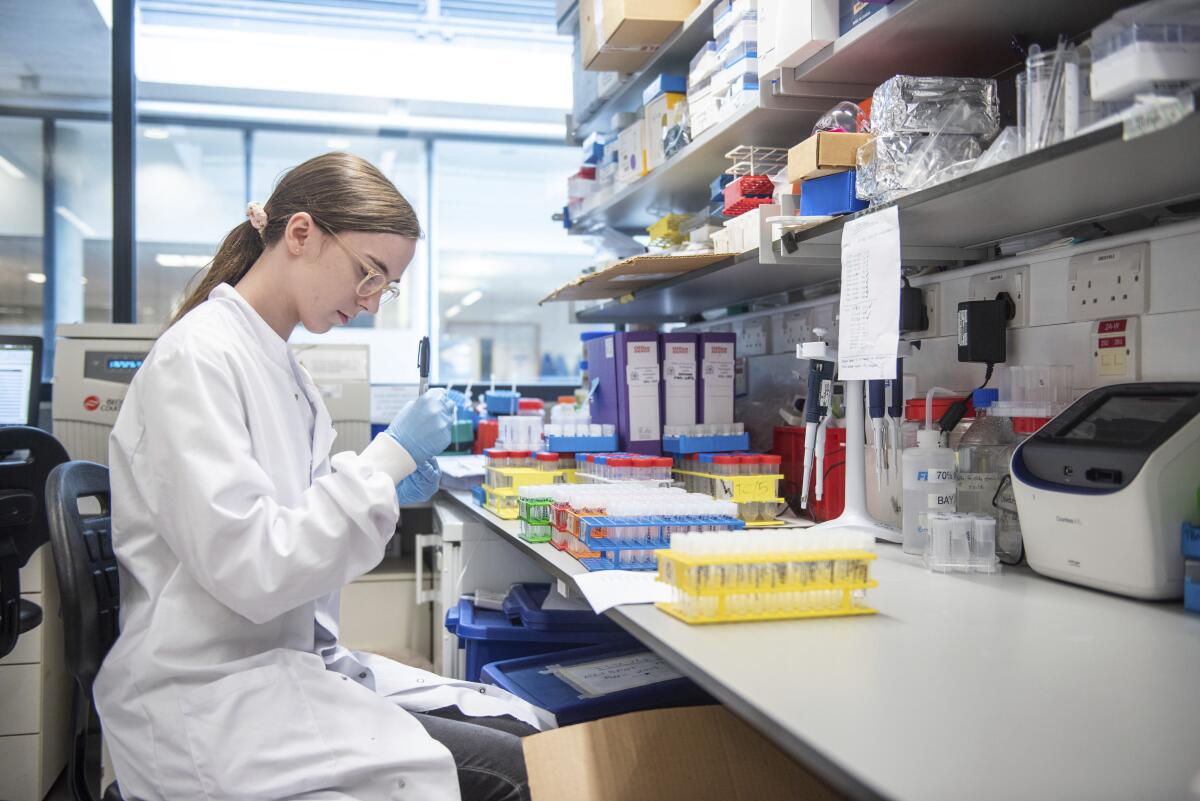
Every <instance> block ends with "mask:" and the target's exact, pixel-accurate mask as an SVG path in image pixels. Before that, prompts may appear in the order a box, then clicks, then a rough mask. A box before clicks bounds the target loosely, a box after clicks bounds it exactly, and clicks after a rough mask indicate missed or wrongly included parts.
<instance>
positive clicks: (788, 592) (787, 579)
mask: <svg viewBox="0 0 1200 801" xmlns="http://www.w3.org/2000/svg"><path fill="white" fill-rule="evenodd" d="M657 556H658V574H659V580H660V581H662V582H664V583H666V584H669V585H671V587H672V588H673V589H674V599H673V600H672V601H668V602H660V603H658V604H656V605H657V606H658V608H659V609H661V610H663V611H664V612H666V613H667V614H669V615H672V616H673V617H676V618H679V619H680V620H682V621H684V622H685V623H729V622H738V621H751V620H789V619H803V618H815V617H849V616H855V615H871V614H875V612H876V610H874V609H872V608H870V607H868V606H864V605H862V603H861V600H862V597H861V596H862V594H863V593H864V592H865V591H866V590H868V589H871V588H873V587H877V586H879V582H877V581H875V580H873V579H871V578H869V563H870V562H871V561H873V560H874V559H875V558H876V556H875V554H873V553H871V552H869V551H803V552H789V553H773V554H772V553H758V554H727V555H725V554H704V555H684V554H680V553H678V552H676V551H671V550H664V551H659V553H658V554H657ZM855 563H861V564H855ZM838 564H843V565H846V567H845V568H843V569H842V570H841V575H840V576H839V575H837V573H838V568H837V565H838ZM784 565H786V567H784V568H783V571H782V572H781V571H780V567H781V566H784ZM771 568H774V569H771ZM764 569H765V570H764ZM759 570H762V572H765V573H766V576H765V578H766V579H767V582H762V581H759V580H757V579H756V578H755V577H754V576H753V573H755V572H758V571H759ZM827 573H828V574H829V578H825V575H826V574H827ZM817 593H822V595H817ZM772 607H774V608H772ZM779 607H785V608H779Z"/></svg>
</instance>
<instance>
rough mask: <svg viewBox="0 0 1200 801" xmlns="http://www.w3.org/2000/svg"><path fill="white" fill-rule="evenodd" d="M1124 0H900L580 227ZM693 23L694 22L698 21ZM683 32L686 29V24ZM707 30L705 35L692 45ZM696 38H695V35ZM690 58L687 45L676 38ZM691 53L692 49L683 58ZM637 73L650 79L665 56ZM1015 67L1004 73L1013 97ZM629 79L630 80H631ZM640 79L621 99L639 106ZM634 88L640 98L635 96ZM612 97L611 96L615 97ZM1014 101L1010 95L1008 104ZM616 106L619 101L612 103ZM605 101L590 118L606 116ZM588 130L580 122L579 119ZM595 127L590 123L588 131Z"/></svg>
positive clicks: (1101, 14)
mask: <svg viewBox="0 0 1200 801" xmlns="http://www.w3.org/2000/svg"><path fill="white" fill-rule="evenodd" d="M1123 5H1128V3H1127V2H1121V0H1097V2H1078V0H1012V1H1011V2H997V1H996V0H894V2H893V3H892V4H891V5H889V6H887V7H886V8H885V9H883V10H882V11H879V12H877V13H876V14H874V15H873V16H871V17H870V18H869V19H867V20H866V21H865V22H863V23H862V24H860V25H859V26H858V27H856V28H854V29H853V30H851V31H849V32H847V33H846V34H844V35H842V36H840V37H838V39H837V40H836V41H835V42H833V43H832V44H830V45H828V46H827V47H825V48H824V49H823V50H821V51H820V52H818V53H817V54H816V55H814V56H813V57H812V58H810V59H809V60H808V61H806V62H805V63H804V64H802V65H801V66H800V67H797V68H795V69H794V70H782V71H780V72H779V73H777V74H778V77H779V80H778V83H777V85H776V86H775V89H774V90H772V84H771V81H770V80H768V79H766V78H764V79H762V80H761V81H760V83H761V85H762V88H761V89H760V93H759V102H758V104H757V105H755V104H747V105H746V106H744V107H742V108H740V109H738V110H737V111H736V112H735V113H734V114H733V115H732V116H731V117H729V118H727V119H725V120H724V121H722V122H721V123H718V124H717V125H716V126H714V127H713V128H710V129H708V130H707V131H705V132H704V133H702V134H701V135H700V136H698V137H697V138H696V139H695V141H693V142H692V143H691V144H689V145H688V146H687V147H685V148H684V149H683V150H681V151H680V152H679V153H676V154H675V155H674V156H672V157H671V158H670V159H668V160H667V161H666V162H664V163H663V164H662V165H660V166H659V167H658V168H656V169H654V170H652V171H651V172H650V173H648V174H647V175H644V176H642V177H641V178H639V179H638V180H637V181H634V182H633V183H632V184H630V185H628V186H626V187H624V188H622V189H619V190H617V191H616V192H614V194H612V195H611V196H610V197H609V198H607V199H605V200H604V201H603V202H601V203H600V204H599V205H597V206H596V207H594V208H592V209H590V210H589V211H588V212H587V213H586V214H583V215H581V216H580V217H579V218H578V219H577V220H576V225H577V226H578V229H579V230H580V231H584V232H586V231H587V230H589V229H594V228H596V227H598V226H601V225H607V226H609V227H612V228H617V229H620V230H625V231H637V232H641V231H642V229H644V228H645V227H646V226H647V225H649V224H650V223H652V222H653V221H654V220H655V219H657V218H658V217H660V216H662V215H663V214H665V213H667V212H671V211H677V212H690V211H695V210H697V209H699V208H701V207H702V206H703V205H704V204H705V202H706V201H707V200H708V195H707V188H708V183H709V182H710V181H711V180H712V179H713V177H714V176H716V175H717V174H719V173H720V172H721V171H722V170H724V169H725V167H726V166H728V164H727V162H726V160H725V158H724V155H725V153H727V152H728V151H729V150H731V149H732V148H733V147H735V146H737V145H743V144H751V145H763V146H773V147H790V146H792V145H794V144H796V143H797V142H799V141H801V140H803V139H804V138H805V137H807V136H808V135H809V134H810V133H811V132H812V126H813V124H814V123H815V122H816V120H817V118H818V117H819V116H820V115H821V113H823V112H824V111H826V110H827V109H828V108H829V107H830V106H831V105H832V104H833V102H835V101H836V100H845V99H856V98H860V97H867V96H869V95H870V93H871V92H872V91H873V90H874V88H875V86H877V85H878V84H879V83H881V82H883V81H884V80H886V79H888V78H890V77H891V76H893V75H895V74H897V73H907V74H916V75H937V74H950V75H982V76H995V75H998V74H999V73H1001V72H1002V71H1003V70H1005V69H1006V68H1012V67H1014V66H1015V65H1016V64H1017V62H1018V61H1019V60H1020V57H1019V55H1018V54H1017V53H1016V52H1015V51H1014V49H1013V47H1012V45H1011V41H1012V39H1013V37H1014V36H1017V37H1019V38H1021V39H1022V40H1026V41H1040V42H1043V43H1047V42H1049V43H1052V42H1053V41H1054V38H1055V36H1056V35H1057V34H1059V33H1064V32H1065V33H1071V34H1077V33H1084V32H1086V31H1088V30H1090V29H1091V28H1092V27H1093V26H1095V25H1096V24H1098V23H1099V22H1102V21H1103V20H1105V19H1107V18H1108V17H1109V16H1110V15H1111V14H1112V12H1113V11H1114V10H1116V9H1117V8H1120V7H1121V6H1123ZM689 27H696V23H693V25H692V26H689ZM681 33H683V32H681ZM703 41H704V38H698V39H697V40H696V42H695V47H693V48H692V54H694V53H695V50H696V49H698V48H699V46H700V43H701V42H703ZM688 46H689V47H690V46H691V44H690V40H689V45H688ZM675 50H676V48H675V47H674V46H671V47H670V48H668V49H666V50H665V52H664V51H660V54H658V55H657V59H658V60H661V62H662V64H667V63H674V62H673V61H672V59H674V58H676V55H668V53H670V54H674V53H675ZM679 51H680V54H679V55H678V57H680V58H683V56H682V53H683V52H684V51H685V48H683V47H682V46H680V47H679ZM690 58H691V55H688V56H686V59H685V60H684V62H683V63H684V66H685V67H686V66H687V64H686V60H687V59H690ZM654 63H655V62H653V61H652V62H651V64H650V65H649V66H648V67H647V69H646V70H644V71H643V72H645V73H646V74H645V75H642V74H641V73H639V78H638V80H639V81H641V83H640V86H641V87H642V88H644V87H645V85H646V84H648V83H649V81H650V80H651V79H652V78H653V76H654V75H655V74H657V72H658V71H661V66H660V67H659V68H657V69H655V68H654ZM1012 74H1013V71H1012V70H1010V71H1009V72H1008V73H1006V74H1005V75H1003V76H1002V77H1001V82H1002V84H1004V87H1003V89H1004V92H1003V94H1004V96H1005V97H1006V98H1007V97H1011V86H1010V85H1011V83H1012ZM631 86H632V84H631ZM640 95H641V89H637V90H636V92H630V93H629V95H628V96H627V97H626V96H625V95H619V97H621V98H623V99H622V101H621V102H622V103H628V108H623V109H620V110H632V109H634V108H636V107H637V106H638V104H640ZM634 98H636V102H635V100H634ZM615 100H616V98H613V99H612V100H610V101H609V103H613V102H614V101H615ZM1006 107H1011V100H1010V101H1009V102H1008V103H1007V104H1006ZM614 110H618V109H616V107H615V106H614ZM609 115H611V111H610V112H608V113H607V115H606V114H605V113H604V111H603V110H602V111H601V112H600V114H598V115H597V116H594V117H593V118H592V122H594V123H597V124H603V120H605V119H607V116H609ZM581 130H583V129H581ZM590 130H591V129H587V130H583V133H584V134H585V135H586V133H588V132H590Z"/></svg>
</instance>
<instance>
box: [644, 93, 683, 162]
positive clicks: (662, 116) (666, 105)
mask: <svg viewBox="0 0 1200 801" xmlns="http://www.w3.org/2000/svg"><path fill="white" fill-rule="evenodd" d="M685 99H686V95H682V94H679V93H677V92H667V93H666V94H662V95H659V96H658V97H656V98H654V99H653V100H651V101H650V102H649V103H647V104H646V113H645V123H644V124H645V132H646V141H645V142H644V145H645V147H644V149H645V151H646V172H649V171H650V170H653V169H654V168H655V167H657V166H658V165H659V164H662V163H663V162H664V161H666V156H665V155H663V133H664V132H665V131H666V130H667V129H668V128H670V127H671V126H672V125H674V124H675V123H676V122H678V120H679V114H680V112H682V111H683V109H684V108H685V106H683V105H681V104H682V103H683V102H684V100H685Z"/></svg>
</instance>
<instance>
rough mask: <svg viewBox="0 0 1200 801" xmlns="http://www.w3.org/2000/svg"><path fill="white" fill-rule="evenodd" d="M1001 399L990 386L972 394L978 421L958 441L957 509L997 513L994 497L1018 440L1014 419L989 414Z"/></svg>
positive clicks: (987, 513)
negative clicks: (991, 407)
mask: <svg viewBox="0 0 1200 801" xmlns="http://www.w3.org/2000/svg"><path fill="white" fill-rule="evenodd" d="M999 399H1000V393H999V392H998V391H997V390H995V389H991V388H987V389H977V390H975V392H974V394H973V395H972V396H971V403H972V405H974V407H975V422H974V423H972V424H971V427H970V428H968V429H967V431H966V433H964V434H963V435H962V439H960V440H959V441H958V465H957V466H958V511H959V512H968V513H975V514H983V515H987V516H989V517H991V518H996V517H997V516H998V510H997V509H996V508H995V507H994V506H992V499H993V498H994V497H995V495H996V490H997V489H999V488H1000V482H1001V481H1003V480H1004V476H1005V475H1007V474H1008V461H1009V458H1010V456H1011V455H1012V445H1013V443H1014V442H1016V436H1015V435H1014V434H1013V429H1012V421H1011V420H1010V419H1008V418H1007V417H996V416H993V415H992V414H989V407H990V406H991V405H992V404H993V403H995V402H996V401H997V400H999Z"/></svg>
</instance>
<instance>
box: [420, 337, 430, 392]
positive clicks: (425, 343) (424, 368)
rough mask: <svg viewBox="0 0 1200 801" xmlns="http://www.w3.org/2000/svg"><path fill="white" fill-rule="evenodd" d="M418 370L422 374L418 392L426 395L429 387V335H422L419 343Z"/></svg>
mask: <svg viewBox="0 0 1200 801" xmlns="http://www.w3.org/2000/svg"><path fill="white" fill-rule="evenodd" d="M417 372H418V373H419V374H420V376H421V380H420V383H418V384H417V394H418V395H424V394H425V391H426V390H428V389H429V337H421V342H420V343H419V344H418V345H417Z"/></svg>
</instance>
